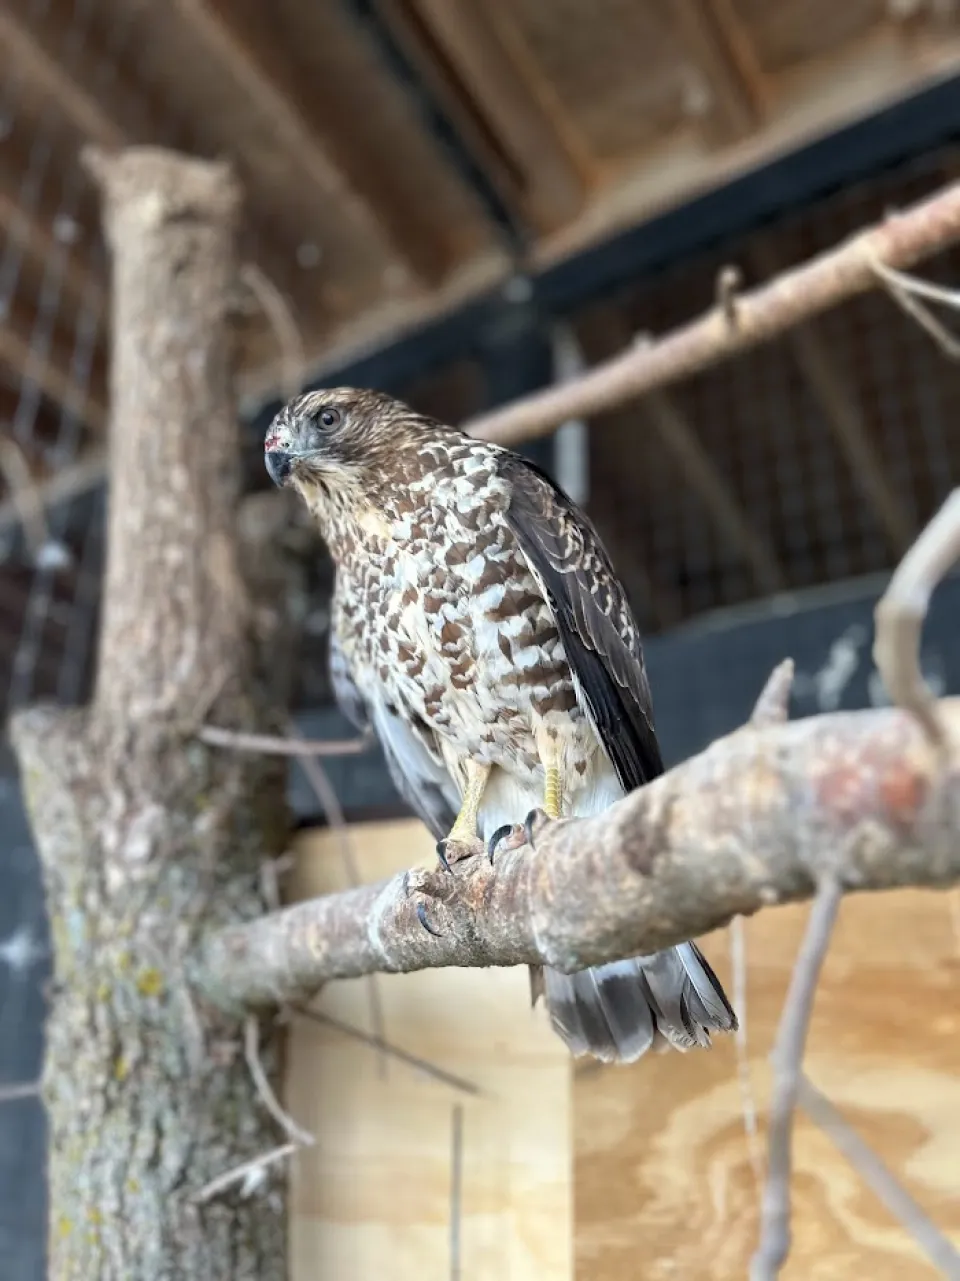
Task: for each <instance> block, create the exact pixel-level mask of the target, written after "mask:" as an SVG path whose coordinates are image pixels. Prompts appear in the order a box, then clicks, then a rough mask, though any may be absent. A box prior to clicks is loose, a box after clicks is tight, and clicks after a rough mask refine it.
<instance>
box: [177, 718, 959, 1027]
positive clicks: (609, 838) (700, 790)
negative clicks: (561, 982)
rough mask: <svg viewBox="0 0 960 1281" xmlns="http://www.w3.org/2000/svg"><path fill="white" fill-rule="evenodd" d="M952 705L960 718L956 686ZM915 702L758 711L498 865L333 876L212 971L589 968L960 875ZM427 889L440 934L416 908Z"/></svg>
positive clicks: (935, 762)
mask: <svg viewBox="0 0 960 1281" xmlns="http://www.w3.org/2000/svg"><path fill="white" fill-rule="evenodd" d="M938 711H939V715H940V717H941V720H942V722H943V724H944V725H945V726H947V727H948V728H949V729H950V730H952V731H953V733H952V734H951V735H950V737H951V739H953V741H957V737H956V736H957V735H958V734H960V700H956V699H949V700H944V701H943V702H941V703H940V705H939V708H938ZM942 765H943V758H942V756H941V754H940V752H939V751H938V750H937V748H936V747H935V746H934V745H932V744H931V743H930V741H929V739H928V738H927V736H926V735H925V733H924V731H923V728H922V726H921V725H920V724H919V723H918V722H917V721H916V720H915V718H914V717H913V716H911V715H910V714H909V713H907V712H904V711H901V710H899V709H892V708H887V709H884V710H880V711H867V712H853V713H843V714H837V715H833V716H820V717H814V718H811V719H809V720H802V721H796V722H793V723H792V724H787V725H776V724H771V725H766V726H760V727H755V726H747V727H745V728H743V729H740V730H738V731H736V732H735V733H733V734H730V735H728V736H727V737H726V738H723V739H720V740H718V741H717V742H716V743H714V744H713V745H712V746H710V747H709V748H708V749H707V750H706V751H705V752H702V753H701V754H700V755H699V756H696V757H693V758H692V759H691V760H689V761H687V762H685V763H684V764H683V765H680V766H678V767H677V768H676V769H673V770H671V771H670V772H669V773H668V774H666V775H664V776H662V777H661V778H659V779H657V780H655V781H654V782H653V783H650V784H649V785H647V786H646V787H644V788H642V789H640V790H639V791H636V792H633V793H632V794H631V795H629V796H627V797H625V798H624V799H623V800H622V801H620V802H618V803H617V804H616V805H614V806H613V807H612V808H611V809H609V810H607V811H606V812H604V813H603V814H601V815H598V816H597V817H596V818H591V819H583V820H573V821H567V822H559V823H555V824H552V825H550V826H549V827H548V828H547V830H546V832H545V833H544V834H543V835H542V836H540V837H539V838H538V841H537V848H536V850H535V851H531V850H530V849H529V848H527V847H524V848H522V849H520V850H514V851H509V852H507V853H504V854H503V855H502V856H501V857H500V858H499V859H498V861H497V865H496V867H495V868H493V869H491V868H490V866H489V864H488V863H487V861H486V859H482V858H479V859H478V858H475V859H468V860H466V861H465V862H463V863H461V864H458V865H457V866H456V869H455V871H454V874H453V875H449V874H447V873H444V872H442V871H429V872H426V871H423V870H417V871H414V872H408V873H406V874H405V875H403V876H396V877H394V878H392V879H391V880H389V881H386V882H381V883H380V884H377V885H369V886H363V887H362V888H360V889H353V890H348V891H345V892H342V893H339V894H331V895H328V896H325V897H323V898H319V899H314V900H311V901H309V902H306V903H300V904H297V905H295V906H293V907H289V908H287V909H285V910H284V911H282V912H278V913H274V914H272V915H270V916H267V917H264V918H261V919H259V920H255V921H251V922H250V923H249V924H245V925H239V926H234V927H230V928H227V929H226V930H223V931H222V932H220V933H219V934H216V935H214V936H213V937H212V938H211V939H210V940H208V943H207V945H206V948H205V951H204V954H203V958H202V960H201V962H200V964H199V965H198V967H197V974H196V977H197V980H198V982H199V984H200V986H201V988H202V989H203V990H204V991H205V993H206V995H207V996H208V998H210V999H212V1000H213V1001H215V1002H216V1003H218V1004H220V1005H222V1006H225V1007H228V1008H235V1007H237V1006H243V1005H248V1006H264V1005H271V1004H274V1003H277V1002H284V1001H301V1000H303V999H304V998H305V997H306V996H308V995H309V994H310V993H312V992H313V991H314V990H315V989H316V988H317V987H318V986H319V985H320V984H321V983H323V982H324V981H326V980H327V979H333V978H349V977H356V976H358V975H362V974H372V973H376V972H378V971H384V972H391V971H403V972H407V971H411V970H419V969H426V968H430V967H435V966H448V965H464V966H479V965H520V964H536V963H544V964H547V965H551V966H553V967H555V968H557V969H560V970H566V971H571V970H576V969H579V968H582V967H583V966H587V965H594V964H597V963H599V962H603V961H609V960H612V959H614V958H616V957H624V956H632V955H636V954H637V953H641V952H653V951H656V950H657V949H659V948H663V947H667V946H669V945H672V944H675V943H679V942H681V941H683V940H684V939H688V938H694V937H696V936H698V935H701V934H705V933H707V932H708V931H710V930H712V929H715V928H717V927H718V926H721V925H724V924H726V923H728V922H729V921H730V920H731V919H732V918H733V917H734V916H736V915H738V914H739V915H747V914H751V913H753V912H755V911H757V910H758V909H759V908H761V907H763V906H765V905H767V904H772V903H779V902H787V901H795V900H799V899H806V898H811V897H812V896H813V894H814V892H815V889H816V887H817V885H818V884H819V883H820V882H821V881H822V880H823V879H824V878H825V877H827V876H830V877H833V878H835V879H836V880H837V882H838V883H839V884H840V886H841V888H843V889H844V890H871V889H872V890H877V889H889V888H893V887H895V886H906V885H912V886H945V885H949V884H953V883H955V882H957V881H960V841H958V840H957V833H958V831H960V768H958V766H960V762H957V761H954V762H953V768H948V769H943V768H942ZM424 898H426V899H428V900H430V902H429V909H428V911H429V919H430V921H431V923H432V924H433V926H434V927H435V928H437V929H438V930H439V931H440V933H439V936H434V935H431V934H428V933H426V932H425V931H424V929H423V928H422V926H421V924H420V923H419V921H418V917H417V908H418V906H420V907H421V908H422V907H423V904H424Z"/></svg>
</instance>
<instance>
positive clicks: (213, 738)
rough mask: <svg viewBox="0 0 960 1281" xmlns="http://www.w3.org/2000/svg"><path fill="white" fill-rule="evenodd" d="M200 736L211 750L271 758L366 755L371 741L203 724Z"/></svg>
mask: <svg viewBox="0 0 960 1281" xmlns="http://www.w3.org/2000/svg"><path fill="white" fill-rule="evenodd" d="M199 737H200V739H201V741H202V742H204V743H209V744H210V745H211V747H231V748H233V749H234V751H237V752H263V753H264V754H265V755H270V756H302V757H311V756H358V755H359V754H360V753H361V752H368V751H369V750H370V748H371V746H372V744H373V739H372V738H343V739H336V738H331V739H329V740H327V739H313V738H302V737H297V738H284V737H282V736H281V735H279V734H247V733H245V732H244V731H243V730H237V729H224V728H223V727H222V726H220V725H204V726H203V728H202V729H201V730H200V734H199Z"/></svg>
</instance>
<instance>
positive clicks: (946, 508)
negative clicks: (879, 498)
mask: <svg viewBox="0 0 960 1281" xmlns="http://www.w3.org/2000/svg"><path fill="white" fill-rule="evenodd" d="M958 558H960V489H955V490H954V491H953V493H952V494H951V495H950V497H949V498H948V499H947V500H946V502H945V503H944V504H943V506H942V507H941V508H940V510H939V511H938V512H937V514H936V516H934V518H933V520H932V521H931V522H930V524H929V525H927V527H926V529H924V530H923V532H922V533H921V534H920V536H919V538H918V539H917V540H916V542H915V543H914V544H913V546H912V547H911V548H910V550H909V551H908V552H907V554H906V556H904V558H903V560H902V561H901V562H900V564H899V566H898V567H897V569H896V571H895V573H894V575H893V577H892V578H891V580H890V585H889V587H888V588H887V590H886V591H885V592H884V594H883V596H882V597H881V598H880V601H879V602H878V604H877V607H876V610H875V611H874V617H875V619H876V639H875V641H874V645H873V659H874V662H875V663H876V665H877V670H878V671H879V672H880V675H881V676H882V678H883V683H884V685H885V686H886V690H887V693H888V694H889V695H890V697H891V699H892V700H893V701H894V702H895V703H897V704H898V705H899V706H900V707H905V708H908V709H909V710H910V711H911V712H912V713H913V714H914V716H916V717H917V719H918V720H919V721H920V723H921V725H923V727H924V729H925V730H926V732H927V734H929V736H930V739H931V741H932V742H934V743H938V744H942V743H943V740H944V728H943V725H942V724H941V721H940V716H939V712H938V708H937V704H936V702H935V701H934V698H933V695H932V694H931V693H930V690H929V689H928V688H927V683H926V681H925V680H924V679H923V673H922V672H921V670H920V632H921V628H922V627H923V620H924V618H925V617H926V614H927V609H928V608H929V605H930V597H931V595H932V593H933V589H934V588H935V587H936V585H937V583H938V582H939V581H940V579H942V578H943V577H944V576H945V575H946V574H947V573H948V572H949V570H950V568H951V566H952V565H953V564H954V562H955V561H956V560H957V559H958Z"/></svg>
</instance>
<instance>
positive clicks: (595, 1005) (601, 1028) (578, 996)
mask: <svg viewBox="0 0 960 1281" xmlns="http://www.w3.org/2000/svg"><path fill="white" fill-rule="evenodd" d="M538 986H539V984H534V985H533V986H532V987H531V992H532V993H533V996H534V1000H535V999H536V994H537V987H538ZM543 990H544V992H545V995H546V1002H547V1009H548V1011H549V1013H550V1021H551V1022H552V1024H553V1027H554V1030H555V1031H556V1032H557V1033H558V1035H559V1036H560V1037H561V1038H562V1039H563V1040H564V1041H565V1042H566V1044H567V1045H568V1046H569V1048H570V1051H571V1052H572V1053H573V1054H574V1055H582V1054H590V1055H592V1056H593V1057H594V1058H597V1059H600V1060H601V1061H602V1062H604V1063H633V1062H634V1061H635V1060H636V1059H638V1058H640V1056H641V1055H643V1054H645V1053H646V1052H647V1050H650V1049H656V1050H663V1049H667V1048H668V1047H669V1046H673V1047H674V1048H675V1049H678V1050H689V1049H692V1048H693V1047H695V1046H708V1045H709V1044H710V1033H711V1032H712V1031H722V1032H731V1031H734V1030H735V1029H736V1027H737V1016H736V1014H735V1013H734V1012H733V1009H732V1007H731V1005H730V1002H729V1001H728V1000H727V998H726V995H725V993H724V991H723V988H722V987H721V985H720V980H719V979H718V978H717V976H716V975H715V974H714V972H713V970H712V969H711V968H710V965H709V963H708V961H707V959H706V957H705V956H704V955H703V953H702V952H701V951H700V949H699V948H698V947H697V946H696V944H695V943H682V944H680V946H679V947H674V948H670V949H669V950H667V951H665V952H656V953H655V954H654V955H652V956H637V957H633V958H632V959H631V960H627V961H613V962H611V963H610V964H609V965H596V966H594V967H593V968H591V969H589V970H580V971H578V972H577V973H576V974H561V973H560V972H559V971H558V970H551V969H547V970H545V971H544V974H543Z"/></svg>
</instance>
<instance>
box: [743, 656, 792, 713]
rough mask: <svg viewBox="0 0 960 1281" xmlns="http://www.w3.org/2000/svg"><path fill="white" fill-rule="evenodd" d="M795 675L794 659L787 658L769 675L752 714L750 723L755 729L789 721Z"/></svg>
mask: <svg viewBox="0 0 960 1281" xmlns="http://www.w3.org/2000/svg"><path fill="white" fill-rule="evenodd" d="M793 675H794V662H793V659H792V658H785V659H784V660H783V662H782V663H778V664H777V666H776V667H775V668H774V669H773V671H772V672H771V673H770V675H769V676H768V677H767V682H766V684H765V685H764V687H763V689H762V690H761V691H760V694H759V696H758V698H757V701H756V703H755V704H754V707H753V712H752V713H751V716H750V724H751V725H752V726H754V728H755V729H762V728H763V727H764V726H765V725H783V724H784V723H785V722H786V721H787V719H788V718H789V714H790V691H791V690H792V689H793Z"/></svg>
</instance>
